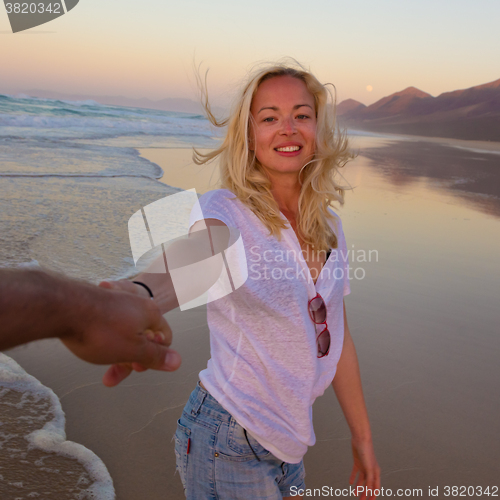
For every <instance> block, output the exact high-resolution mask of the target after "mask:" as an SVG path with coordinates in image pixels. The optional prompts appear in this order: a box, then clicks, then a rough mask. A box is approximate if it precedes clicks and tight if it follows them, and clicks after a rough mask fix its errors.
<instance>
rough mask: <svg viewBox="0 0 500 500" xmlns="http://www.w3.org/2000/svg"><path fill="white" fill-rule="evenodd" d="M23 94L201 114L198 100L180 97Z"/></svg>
mask: <svg viewBox="0 0 500 500" xmlns="http://www.w3.org/2000/svg"><path fill="white" fill-rule="evenodd" d="M22 93H23V94H26V95H29V96H31V97H41V98H44V99H63V100H65V101H86V100H92V101H96V102H98V103H99V104H107V105H111V106H128V107H132V108H146V109H159V110H162V111H177V112H180V113H195V114H200V115H201V114H203V108H202V106H201V104H200V103H199V102H196V101H193V100H191V99H184V98H180V97H176V98H166V99H161V100H159V101H153V100H151V99H147V98H141V99H134V98H130V97H124V96H96V95H86V94H65V93H62V92H53V91H50V90H41V89H31V90H25V91H23V92H22ZM213 111H214V112H215V115H216V116H223V115H224V114H225V111H224V110H223V109H222V108H217V107H215V106H214V108H213Z"/></svg>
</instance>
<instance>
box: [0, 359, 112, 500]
mask: <svg viewBox="0 0 500 500" xmlns="http://www.w3.org/2000/svg"><path fill="white" fill-rule="evenodd" d="M0 406H1V408H2V416H3V418H2V424H1V426H0V447H1V448H2V458H1V459H0V462H1V461H3V462H4V463H2V474H1V475H0V489H1V490H2V491H3V492H5V494H6V495H7V496H6V497H5V498H14V497H13V496H10V495H12V493H14V494H15V496H16V497H21V495H22V498H24V497H25V496H28V497H33V496H35V497H36V496H40V495H41V493H40V492H43V495H42V496H44V498H46V497H50V498H58V490H59V489H60V488H61V486H62V485H63V486H62V487H63V488H64V491H65V492H68V491H72V492H73V494H74V498H92V499H95V500H112V499H114V498H115V491H114V487H113V480H112V479H111V476H110V475H109V472H108V470H107V468H106V466H105V465H104V463H103V462H102V460H101V459H100V458H99V457H98V456H97V455H96V454H95V453H93V452H92V451H91V450H89V449H88V448H85V447H84V446H82V445H81V444H78V443H74V442H72V441H67V440H66V432H65V423H66V422H65V417H64V412H63V410H62V408H61V403H60V401H59V399H58V398H57V396H56V395H55V394H54V392H53V391H52V390H51V389H49V388H48V387H45V386H44V385H42V384H41V383H40V382H39V381H38V380H37V379H36V378H35V377H32V376H31V375H29V374H28V373H26V372H25V371H24V370H23V368H21V366H19V365H18V364H17V363H16V362H15V361H14V360H13V359H11V358H9V357H8V356H6V355H4V354H1V353H0ZM67 459H69V460H70V461H69V463H70V464H71V463H73V464H74V465H73V466H69V468H68V460H67ZM60 468H64V475H65V477H64V481H61V474H62V472H61V470H60ZM37 476H43V482H40V483H37ZM89 483H90V484H89ZM47 490H48V491H47Z"/></svg>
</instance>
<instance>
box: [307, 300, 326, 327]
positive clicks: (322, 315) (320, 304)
mask: <svg viewBox="0 0 500 500" xmlns="http://www.w3.org/2000/svg"><path fill="white" fill-rule="evenodd" d="M309 314H310V315H311V319H312V320H313V321H314V322H315V323H324V322H325V321H326V306H325V303H324V301H323V299H322V298H321V297H320V296H318V297H315V298H314V299H312V300H311V302H309Z"/></svg>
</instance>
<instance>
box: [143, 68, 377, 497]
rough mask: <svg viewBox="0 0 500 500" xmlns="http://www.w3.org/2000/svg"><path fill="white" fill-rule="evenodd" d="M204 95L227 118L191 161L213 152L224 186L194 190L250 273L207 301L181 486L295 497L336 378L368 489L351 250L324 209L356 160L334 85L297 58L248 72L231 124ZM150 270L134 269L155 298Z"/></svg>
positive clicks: (373, 464)
mask: <svg viewBox="0 0 500 500" xmlns="http://www.w3.org/2000/svg"><path fill="white" fill-rule="evenodd" d="M205 97H206V94H205ZM205 103H206V109H207V112H208V116H209V118H210V119H211V121H212V123H213V124H215V125H217V126H221V125H225V124H227V127H228V129H227V134H226V137H225V140H224V142H223V144H222V145H221V147H220V148H219V149H217V150H215V151H213V152H212V153H209V154H207V155H202V154H200V153H196V154H195V158H196V161H197V162H198V163H204V162H207V161H210V160H211V159H214V158H216V157H217V158H218V159H219V162H220V168H221V174H222V186H223V188H224V189H221V190H216V191H211V192H209V193H206V194H205V195H203V196H202V197H201V198H200V204H201V208H202V212H203V217H204V219H205V223H206V224H207V225H208V226H209V228H210V227H211V226H214V225H219V226H227V227H228V228H236V229H238V231H239V232H240V234H241V237H242V239H243V242H244V246H245V254H246V260H247V265H248V279H247V280H246V282H245V284H244V285H243V286H241V287H240V288H238V289H237V290H235V291H234V292H233V293H231V294H229V295H227V296H225V297H223V298H221V299H219V300H217V301H214V302H211V303H209V304H208V324H209V328H210V344H211V359H210V360H209V362H208V366H207V369H206V370H203V371H202V372H201V373H200V382H199V383H198V386H197V387H196V389H195V390H194V391H193V393H192V394H191V396H190V398H189V401H188V403H187V405H186V407H185V408H184V411H183V413H182V416H181V418H180V419H179V421H178V426H177V432H176V435H175V439H176V445H175V451H176V459H177V468H178V470H179V473H180V476H181V479H182V482H183V485H184V488H185V493H186V497H187V498H188V499H209V498H210V499H211V498H214V499H215V498H220V499H228V500H229V499H231V500H235V499H250V498H259V499H277V498H301V496H300V494H299V495H298V493H300V492H301V489H303V488H304V487H305V485H304V475H305V473H304V467H303V462H302V457H303V455H304V454H305V453H306V451H307V447H308V446H311V445H313V444H314V442H315V436H314V431H313V427H312V404H313V402H314V400H315V398H316V397H318V396H319V395H321V394H323V392H324V390H325V389H326V387H328V385H330V384H332V385H333V388H334V390H335V393H336V395H337V398H338V400H339V403H340V405H341V407H342V410H343V412H344V414H345V417H346V419H347V422H348V424H349V427H350V429H351V433H352V450H353V455H354V467H353V470H352V474H351V478H350V481H351V483H353V482H354V481H356V477H357V481H356V485H361V486H365V487H366V488H368V489H371V490H375V489H377V488H379V487H380V471H379V467H378V464H377V461H376V458H375V454H374V450H373V445H372V439H371V431H370V425H369V422H368V416H367V412H366V407H365V403H364V399H363V393H362V388H361V379H360V374H359V368H358V362H357V357H356V351H355V348H354V344H353V342H352V339H351V336H350V333H349V328H348V326H347V320H346V315H345V307H344V304H343V296H344V295H346V294H348V293H349V292H350V288H349V281H348V277H347V274H348V264H347V261H346V259H345V258H344V259H342V256H346V254H347V247H346V243H345V239H344V235H343V232H342V225H341V222H340V219H339V217H338V216H336V215H335V214H334V212H333V211H331V209H329V205H330V203H331V202H333V201H338V202H340V203H343V189H342V188H341V187H340V186H339V185H338V184H337V183H336V182H335V180H334V177H335V174H337V169H338V168H339V167H342V166H343V165H344V164H345V163H346V162H347V161H348V160H349V158H350V153H349V151H348V148H347V141H346V139H345V137H343V136H341V135H340V134H338V135H337V134H335V133H334V128H335V127H334V124H335V122H334V120H335V117H334V103H333V100H332V99H331V95H330V93H329V92H328V91H327V89H326V87H325V86H324V85H322V84H321V83H320V82H319V81H318V80H317V79H316V78H315V77H314V76H313V75H312V74H311V73H309V72H307V71H305V70H304V69H303V68H300V67H299V68H295V67H292V66H289V65H276V66H272V67H267V68H264V69H261V70H259V71H257V72H256V73H255V74H253V75H252V76H251V78H250V79H249V81H248V83H247V85H246V86H245V87H244V88H243V90H242V93H241V95H240V96H239V98H238V99H237V102H236V106H235V107H234V109H233V111H232V114H231V116H230V119H229V120H228V121H227V122H225V123H219V122H217V120H216V119H215V118H214V117H213V115H212V114H211V112H210V108H209V106H208V101H207V100H206V101H205ZM200 218H201V217H194V216H193V219H192V223H196V224H200V221H197V219H200ZM202 223H203V222H202ZM330 250H331V251H332V255H331V256H330V257H329V258H328V257H327V254H328V253H329V251H330ZM325 260H326V262H325ZM148 276H149V277H148ZM150 276H154V275H141V276H140V277H139V278H138V280H139V281H142V280H144V281H145V282H147V284H148V285H150V287H151V288H153V292H154V294H155V296H156V290H159V289H160V286H159V284H158V283H156V282H154V278H151V277H150ZM148 280H149V281H148ZM155 287H156V290H155ZM139 288H140V289H141V293H146V290H144V289H143V288H144V287H143V285H142V284H141V285H139V287H138V289H139ZM334 377H335V378H334ZM370 496H371V495H370V494H369V495H368V497H370ZM364 497H365V495H364V494H363V495H362V498H364ZM368 497H367V498H368Z"/></svg>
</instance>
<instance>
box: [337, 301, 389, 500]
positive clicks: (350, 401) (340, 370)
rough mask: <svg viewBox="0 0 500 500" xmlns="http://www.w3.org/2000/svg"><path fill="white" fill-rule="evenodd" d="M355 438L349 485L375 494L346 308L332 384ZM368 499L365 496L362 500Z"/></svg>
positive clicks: (376, 477) (376, 470) (374, 467)
mask: <svg viewBox="0 0 500 500" xmlns="http://www.w3.org/2000/svg"><path fill="white" fill-rule="evenodd" d="M332 386H333V389H334V390H335V394H336V395H337V399H338V401H339V403H340V406H341V408H342V411H343V413H344V416H345V418H346V420H347V424H348V425H349V428H350V430H351V435H352V451H353V456H354V466H353V469H352V473H351V477H350V478H349V482H350V483H351V484H352V483H353V482H354V481H355V480H356V476H357V475H358V474H359V475H358V479H357V481H356V486H364V487H365V490H366V489H371V490H372V491H373V490H376V489H379V488H380V467H379V466H378V463H377V459H376V458H375V452H374V450H373V442H372V434H371V430H370V422H369V420H368V412H367V410H366V405H365V400H364V397H363V389H362V386H361V375H360V372H359V364H358V357H357V354H356V348H355V347H354V342H353V341H352V337H351V333H350V332H349V326H348V325H347V315H346V311H345V304H344V346H343V349H342V355H341V357H340V360H339V363H338V365H337V373H336V374H335V378H334V379H333V382H332ZM364 498H366V496H365V495H364V494H363V495H362V496H361V499H364Z"/></svg>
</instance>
